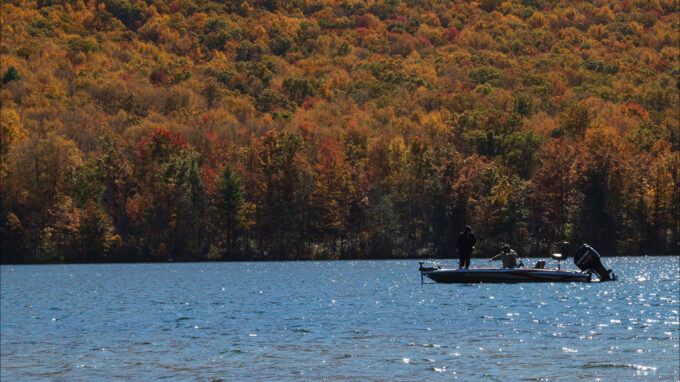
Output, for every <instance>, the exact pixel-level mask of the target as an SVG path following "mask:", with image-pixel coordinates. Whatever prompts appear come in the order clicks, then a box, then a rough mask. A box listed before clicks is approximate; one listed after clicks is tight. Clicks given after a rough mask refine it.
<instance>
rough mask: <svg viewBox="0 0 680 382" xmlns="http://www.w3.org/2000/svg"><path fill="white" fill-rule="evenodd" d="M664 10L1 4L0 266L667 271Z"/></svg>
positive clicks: (627, 6) (671, 12)
mask: <svg viewBox="0 0 680 382" xmlns="http://www.w3.org/2000/svg"><path fill="white" fill-rule="evenodd" d="M679 11H680V5H679V3H678V1H677V0H651V1H647V0H595V1H547V0H508V1H500V0H481V1H477V2H475V1H472V2H470V1H462V0H454V1H443V0H429V1H428V0H419V1H416V0H403V1H401V0H386V1H381V0H376V1H372V0H346V1H339V0H318V1H315V0H292V1H284V0H250V1H243V2H242V1H236V0H224V1H199V0H171V1H163V0H155V1H154V0H103V1H56V0H54V1H50V0H39V1H19V0H17V1H3V2H2V40H1V48H0V59H1V63H0V74H1V75H2V90H1V101H2V106H1V112H2V115H1V122H2V128H1V131H2V135H1V141H0V155H1V158H0V159H1V163H0V166H1V167H0V182H1V183H0V187H1V193H2V196H1V197H2V210H1V214H0V229H1V234H2V237H1V242H0V243H1V244H0V245H1V246H2V262H3V263H24V262H31V263H34V262H38V263H42V262H100V261H166V260H220V259H222V260H235V259H254V260H266V259H338V258H340V259H342V258H383V257H416V256H446V257H449V256H453V255H454V253H455V252H454V250H453V248H454V245H453V243H454V242H455V238H456V236H457V233H458V232H459V231H460V230H461V229H462V228H463V226H464V225H465V224H469V225H471V226H472V227H473V229H474V231H475V233H476V234H477V237H478V239H479V243H478V245H477V248H478V251H477V253H478V254H480V255H482V254H490V253H491V252H494V251H497V249H498V248H499V245H500V243H503V242H509V243H511V244H512V245H513V247H514V248H515V249H517V250H518V252H520V254H521V255H522V256H524V255H528V254H536V255H537V254H546V253H547V252H548V251H550V250H551V248H550V247H551V245H552V244H553V243H555V242H557V241H562V240H570V241H572V242H576V243H580V242H589V243H590V244H592V245H593V246H595V247H596V248H597V249H598V250H600V252H602V253H603V254H605V255H615V254H617V255H642V254H675V255H677V253H678V240H679V237H678V233H679V227H680V185H679V182H680V154H679V150H680V123H679V117H678V110H679V106H680V102H679V89H680V62H679V56H680V46H679V44H680V19H679V16H680V13H679Z"/></svg>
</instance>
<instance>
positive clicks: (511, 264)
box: [489, 244, 517, 268]
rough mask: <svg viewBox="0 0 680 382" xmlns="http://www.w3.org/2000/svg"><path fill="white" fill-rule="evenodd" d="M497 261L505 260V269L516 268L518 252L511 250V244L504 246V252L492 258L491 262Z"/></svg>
mask: <svg viewBox="0 0 680 382" xmlns="http://www.w3.org/2000/svg"><path fill="white" fill-rule="evenodd" d="M495 260H503V268H516V267H517V252H515V250H514V249H510V244H503V251H502V252H501V253H499V254H497V255H496V256H494V257H492V258H490V259H489V262H491V261H495Z"/></svg>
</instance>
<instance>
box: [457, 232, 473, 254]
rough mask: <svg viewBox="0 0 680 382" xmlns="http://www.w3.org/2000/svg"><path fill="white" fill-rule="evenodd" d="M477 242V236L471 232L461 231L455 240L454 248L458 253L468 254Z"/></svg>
mask: <svg viewBox="0 0 680 382" xmlns="http://www.w3.org/2000/svg"><path fill="white" fill-rule="evenodd" d="M475 244H477V238H476V237H475V234H474V233H472V232H461V233H460V235H458V240H457V241H456V249H458V252H459V253H463V254H470V253H472V248H473V247H474V246H475Z"/></svg>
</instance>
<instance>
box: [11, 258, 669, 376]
mask: <svg viewBox="0 0 680 382" xmlns="http://www.w3.org/2000/svg"><path fill="white" fill-rule="evenodd" d="M679 259H680V258H678V257H670V258H669V257H666V258H655V257H650V258H641V257H638V258H608V259H606V260H607V263H608V265H609V267H610V268H612V269H614V271H615V273H617V274H618V275H619V281H616V282H610V283H592V284H577V283H574V284H570V283H564V284H561V283H555V284H476V285H456V284H453V285H451V284H448V285H447V284H432V283H430V284H428V283H426V284H424V285H421V283H420V276H419V273H418V270H417V269H418V263H417V261H411V260H409V261H332V262H283V263H278V262H270V263H191V264H184V263H171V264H102V265H43V266H2V267H1V276H2V278H1V282H2V283H1V287H2V288H1V289H2V293H1V297H2V299H1V311H0V312H1V315H0V323H1V333H0V334H1V336H0V357H1V359H0V360H1V363H0V365H1V366H0V379H2V381H27V380H54V381H91V380H96V379H114V380H126V379H133V380H158V379H169V380H198V381H210V380H215V381H216V380H225V381H237V380H261V381H265V380H361V381H364V380H386V381H398V380H409V381H415V380H432V379H440V380H453V379H459V380H473V379H474V380H491V381H506V380H550V381H562V380H564V381H573V380H575V379H576V378H585V379H588V380H602V381H612V380H626V381H628V380H645V381H648V380H664V381H677V380H679V378H680V375H679V371H678V369H679V368H680V366H679V365H680V323H679V321H680V318H679V316H678V311H679V310H680V288H679V280H680V276H679V272H680V271H679V268H680V267H679V266H680V262H679ZM444 263H445V264H451V265H454V264H455V260H448V261H444ZM569 263H570V264H569V265H568V266H566V267H565V268H572V267H573V264H571V262H569ZM484 264H488V263H485V262H484V260H481V259H473V262H472V265H473V266H476V265H479V266H481V265H484ZM550 264H551V261H549V262H548V265H550Z"/></svg>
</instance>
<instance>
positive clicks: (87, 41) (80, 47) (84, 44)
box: [68, 37, 99, 53]
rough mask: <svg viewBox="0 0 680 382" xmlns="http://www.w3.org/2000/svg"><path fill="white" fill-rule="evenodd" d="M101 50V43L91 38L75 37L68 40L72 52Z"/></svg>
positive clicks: (69, 49)
mask: <svg viewBox="0 0 680 382" xmlns="http://www.w3.org/2000/svg"><path fill="white" fill-rule="evenodd" d="M98 50H99V44H98V43H97V42H96V41H95V40H93V39H91V38H82V37H75V38H72V39H71V40H69V42H68V51H69V52H70V53H78V52H83V53H89V52H95V51H98Z"/></svg>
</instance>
